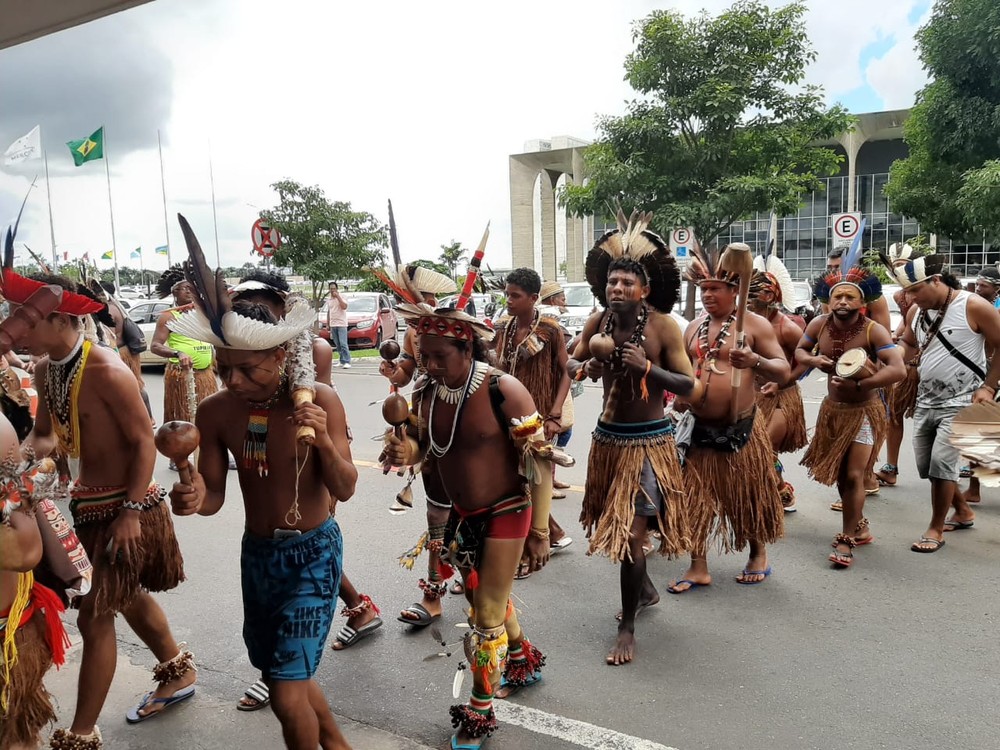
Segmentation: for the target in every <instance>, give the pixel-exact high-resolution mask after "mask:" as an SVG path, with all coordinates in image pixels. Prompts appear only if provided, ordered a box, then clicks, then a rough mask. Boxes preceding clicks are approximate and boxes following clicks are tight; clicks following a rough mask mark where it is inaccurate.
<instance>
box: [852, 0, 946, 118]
mask: <svg viewBox="0 0 1000 750" xmlns="http://www.w3.org/2000/svg"><path fill="white" fill-rule="evenodd" d="M930 13H931V8H930V7H928V9H927V11H926V13H924V16H923V18H921V19H920V20H919V21H918V22H917V23H916V24H915V25H913V26H908V27H907V28H906V29H904V30H903V31H902V32H901V33H900V35H899V37H898V41H897V43H896V45H895V46H894V47H892V49H890V50H889V51H887V52H886V53H885V54H884V55H883V56H881V57H878V58H875V59H873V60H871V61H870V62H869V63H868V67H867V68H866V70H865V78H866V79H867V81H868V85H869V86H871V87H872V89H873V90H874V91H875V93H876V94H877V95H878V96H880V97H881V98H882V106H884V107H885V108H886V109H904V108H907V107H912V106H913V103H914V101H915V100H916V92H917V91H919V90H920V89H921V88H923V86H924V85H925V84H926V83H927V80H928V79H927V72H926V71H925V70H924V68H923V65H922V64H921V62H920V58H919V56H918V54H917V48H916V41H915V39H914V34H915V33H916V31H917V29H918V28H920V27H921V26H922V25H923V24H925V23H926V22H927V19H928V18H929V17H930Z"/></svg>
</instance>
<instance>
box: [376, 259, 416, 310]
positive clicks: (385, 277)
mask: <svg viewBox="0 0 1000 750" xmlns="http://www.w3.org/2000/svg"><path fill="white" fill-rule="evenodd" d="M372 273H374V274H375V275H376V276H377V277H378V278H379V279H381V280H382V283H383V284H385V285H386V286H387V287H389V288H390V289H391V290H392V293H393V294H395V295H396V296H397V297H399V298H400V299H402V300H403V301H404V302H409V303H410V304H411V305H416V304H417V303H419V302H420V300H419V299H416V298H414V296H413V293H412V292H411V291H410V290H409V289H406V288H404V287H402V286H400V285H399V284H397V283H396V282H395V281H393V280H392V279H391V278H390V277H389V274H387V273H386V272H385V271H383V270H382V269H381V268H374V269H372Z"/></svg>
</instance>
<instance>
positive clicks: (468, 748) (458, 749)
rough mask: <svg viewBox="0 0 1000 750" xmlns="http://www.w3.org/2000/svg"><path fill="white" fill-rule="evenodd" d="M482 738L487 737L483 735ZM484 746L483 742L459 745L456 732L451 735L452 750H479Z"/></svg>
mask: <svg viewBox="0 0 1000 750" xmlns="http://www.w3.org/2000/svg"><path fill="white" fill-rule="evenodd" d="M482 739H483V740H485V739H486V738H485V737H483V738H482ZM482 746H483V743H482V742H480V743H479V744H478V745H459V744H458V737H457V736H455V735H454V734H453V735H452V736H451V750H479V748H481V747H482Z"/></svg>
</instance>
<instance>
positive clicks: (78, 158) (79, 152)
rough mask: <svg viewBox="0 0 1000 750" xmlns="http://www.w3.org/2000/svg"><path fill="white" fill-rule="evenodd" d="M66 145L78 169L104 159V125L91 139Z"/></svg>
mask: <svg viewBox="0 0 1000 750" xmlns="http://www.w3.org/2000/svg"><path fill="white" fill-rule="evenodd" d="M66 145H67V146H69V152H70V153H71V154H72V155H73V161H74V162H75V163H76V166H78V167H79V166H80V165H81V164H83V163H84V162H88V161H93V160H94V159H103V158H104V126H103V125H102V126H101V127H99V128H98V129H97V130H95V131H94V132H93V133H91V134H90V137H89V138H84V139H83V140H80V141H69V142H67V143H66Z"/></svg>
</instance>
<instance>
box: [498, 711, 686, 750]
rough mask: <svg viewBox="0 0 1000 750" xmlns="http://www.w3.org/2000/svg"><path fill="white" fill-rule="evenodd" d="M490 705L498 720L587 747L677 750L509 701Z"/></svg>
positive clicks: (599, 749)
mask: <svg viewBox="0 0 1000 750" xmlns="http://www.w3.org/2000/svg"><path fill="white" fill-rule="evenodd" d="M493 708H494V710H495V711H496V714H497V718H498V719H499V720H500V721H502V722H505V723H507V724H513V725H514V726H518V727H521V728H522V729H527V730H529V731H532V732H536V733H538V734H544V735H548V736H549V737H555V738H556V739H560V740H563V741H564V742H569V743H571V744H573V745H578V746H580V747H586V748H590V749H591V750H677V748H673V747H667V746H666V745H661V744H660V743H658V742H653V741H652V740H644V739H642V738H641V737H632V736H631V735H628V734H622V733H621V732H616V731H614V730H613V729H605V728H604V727H599V726H597V725H595V724H588V723H587V722H585V721H577V720H576V719H567V718H566V717H565V716H556V715H555V714H550V713H548V712H546V711H539V710H538V709H535V708H529V707H528V706H522V705H520V704H518V703H511V702H510V701H497V702H495V703H494V704H493Z"/></svg>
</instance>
